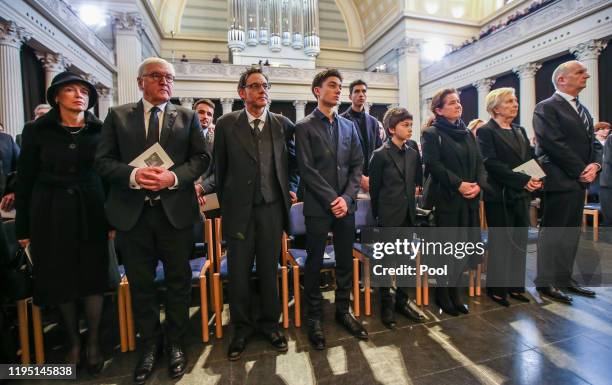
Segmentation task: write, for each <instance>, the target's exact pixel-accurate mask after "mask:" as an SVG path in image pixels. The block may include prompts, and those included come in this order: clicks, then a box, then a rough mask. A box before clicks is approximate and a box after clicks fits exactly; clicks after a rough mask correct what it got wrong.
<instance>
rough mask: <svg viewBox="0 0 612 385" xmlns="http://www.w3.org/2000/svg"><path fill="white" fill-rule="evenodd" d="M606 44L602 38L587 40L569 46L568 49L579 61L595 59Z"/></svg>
mask: <svg viewBox="0 0 612 385" xmlns="http://www.w3.org/2000/svg"><path fill="white" fill-rule="evenodd" d="M607 45H608V42H607V41H604V40H589V41H586V42H584V43H580V44H578V45H577V46H575V47H571V48H570V49H569V51H570V52H571V53H573V54H574V56H576V59H578V60H579V61H583V60H597V58H598V57H599V54H600V53H601V51H603V50H604V48H606V46H607Z"/></svg>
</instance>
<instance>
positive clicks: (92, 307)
mask: <svg viewBox="0 0 612 385" xmlns="http://www.w3.org/2000/svg"><path fill="white" fill-rule="evenodd" d="M97 99H98V95H97V92H96V88H95V87H94V86H93V84H91V83H89V82H87V81H85V80H83V79H82V78H80V77H79V76H78V75H75V74H73V73H70V72H62V73H60V74H58V75H56V76H55V77H54V78H53V81H52V83H51V86H50V87H49V89H48V90H47V100H48V102H49V104H50V105H51V106H52V109H51V110H50V111H49V112H48V113H46V114H45V115H44V116H42V117H41V118H39V119H37V120H36V121H34V122H33V123H32V124H30V125H28V126H26V128H25V130H24V131H23V146H22V150H21V154H20V156H19V162H18V166H17V170H18V174H19V178H18V181H17V190H16V200H15V203H16V209H17V216H16V219H15V226H16V232H17V239H19V243H20V244H21V246H23V247H28V246H29V247H30V254H31V256H32V261H33V266H34V273H33V276H34V279H33V283H32V284H33V291H34V303H35V304H36V305H37V306H48V305H56V306H58V307H59V309H60V312H61V314H62V319H63V321H64V324H65V327H66V335H67V337H68V343H69V348H68V353H67V355H66V359H65V362H66V363H69V364H75V365H78V364H79V363H80V360H81V341H80V335H79V334H80V333H79V318H78V311H77V302H78V301H81V300H82V301H83V304H84V308H85V315H86V318H87V326H88V329H87V342H86V344H85V354H84V357H85V360H86V366H87V369H88V370H89V372H90V373H92V374H95V373H98V372H100V371H101V370H102V368H103V365H104V358H103V355H102V351H101V350H100V339H99V336H100V321H101V316H102V304H103V297H102V295H103V293H104V292H105V291H106V290H108V289H109V282H108V269H109V256H108V238H112V237H113V232H111V231H109V226H108V224H107V221H106V217H105V215H104V188H103V184H102V180H101V179H100V177H99V176H98V174H96V173H95V171H94V168H93V166H94V154H95V153H96V149H97V147H98V145H99V143H100V137H101V129H102V122H100V121H99V120H98V119H97V118H96V117H95V116H94V115H93V114H92V113H90V112H89V111H87V110H89V109H90V108H92V107H93V106H95V104H96V102H97Z"/></svg>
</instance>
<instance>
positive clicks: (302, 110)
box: [293, 100, 307, 123]
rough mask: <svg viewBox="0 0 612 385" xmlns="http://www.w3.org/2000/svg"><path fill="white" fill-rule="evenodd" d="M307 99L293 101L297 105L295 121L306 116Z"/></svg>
mask: <svg viewBox="0 0 612 385" xmlns="http://www.w3.org/2000/svg"><path fill="white" fill-rule="evenodd" d="M306 103H307V101H306V100H296V101H294V102H293V106H294V107H295V122H296V123H297V122H299V121H300V120H302V119H304V116H306Z"/></svg>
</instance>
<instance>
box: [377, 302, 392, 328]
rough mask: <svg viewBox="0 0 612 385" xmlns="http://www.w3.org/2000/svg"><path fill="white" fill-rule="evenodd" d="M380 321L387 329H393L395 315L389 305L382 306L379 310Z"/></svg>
mask: <svg viewBox="0 0 612 385" xmlns="http://www.w3.org/2000/svg"><path fill="white" fill-rule="evenodd" d="M380 319H381V320H382V323H383V324H384V325H385V326H386V327H388V328H389V329H393V328H394V327H395V314H394V312H393V308H392V307H391V306H390V305H383V306H382V308H381V310H380Z"/></svg>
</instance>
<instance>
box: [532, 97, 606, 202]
mask: <svg viewBox="0 0 612 385" xmlns="http://www.w3.org/2000/svg"><path fill="white" fill-rule="evenodd" d="M587 116H588V119H589V129H588V130H587V129H586V128H585V126H584V124H583V122H582V120H581V119H580V116H579V115H578V113H577V112H576V110H574V108H573V107H572V106H571V105H570V103H569V102H568V101H566V100H565V99H563V97H562V96H561V95H559V94H557V93H555V94H553V96H551V97H550V98H548V99H546V100H543V101H541V102H540V103H538V104H537V105H536V108H535V111H534V113H533V129H534V131H535V134H536V138H537V141H538V144H537V147H536V155H537V156H538V157H539V160H540V163H541V165H542V168H543V169H544V172H546V178H545V180H544V189H545V190H547V191H573V190H581V189H585V188H586V184H584V183H581V182H579V180H578V178H579V177H580V174H581V173H582V171H583V170H584V168H585V167H586V166H587V165H588V164H589V163H594V162H595V163H601V151H600V150H599V149H600V146H596V145H595V142H596V141H597V138H596V137H595V134H594V132H593V118H592V117H591V115H590V114H589V112H588V111H587Z"/></svg>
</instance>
